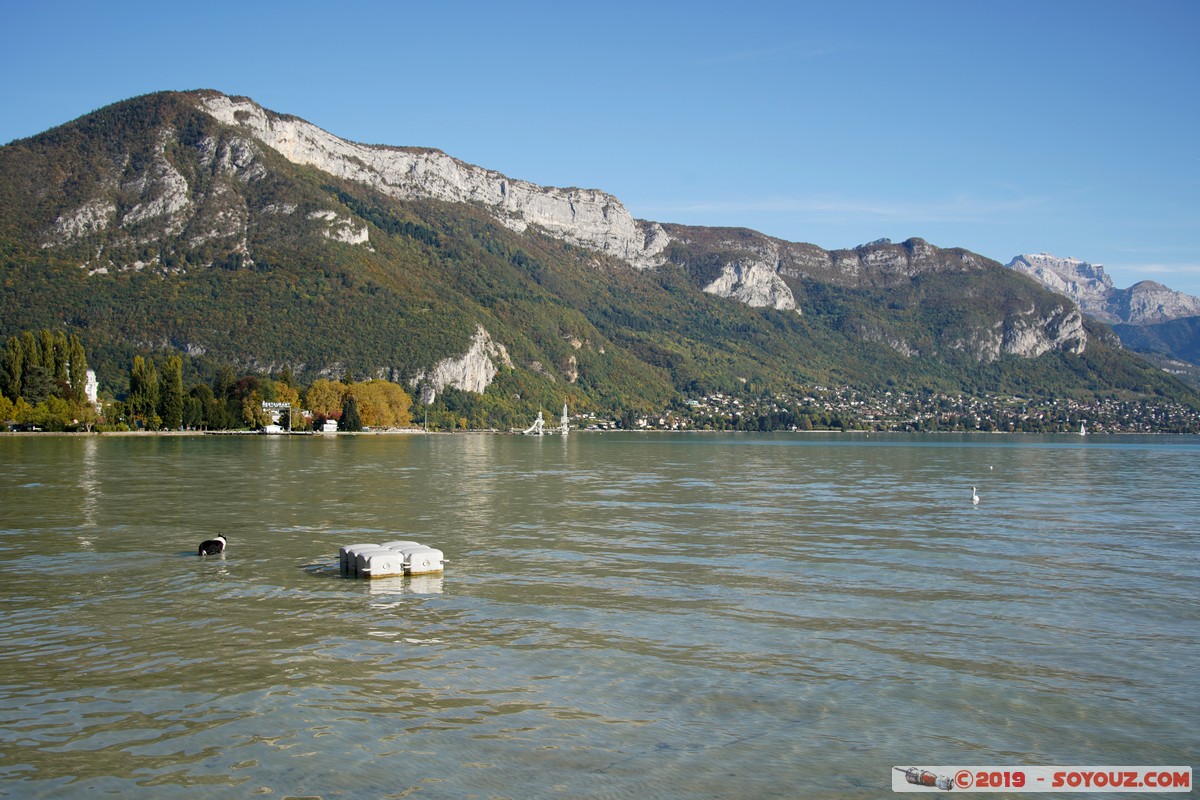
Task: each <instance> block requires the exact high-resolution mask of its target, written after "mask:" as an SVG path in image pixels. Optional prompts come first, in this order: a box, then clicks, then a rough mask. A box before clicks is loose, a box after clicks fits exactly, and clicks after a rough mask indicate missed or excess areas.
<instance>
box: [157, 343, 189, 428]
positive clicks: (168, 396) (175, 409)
mask: <svg viewBox="0 0 1200 800" xmlns="http://www.w3.org/2000/svg"><path fill="white" fill-rule="evenodd" d="M161 386H162V391H161V393H160V399H159V406H158V408H159V411H158V413H159V416H161V417H162V424H163V427H164V428H167V429H168V430H173V431H174V430H179V428H181V427H183V359H181V358H180V357H179V356H171V357H170V358H168V359H167V361H166V363H165V364H164V365H163V371H162V381H161Z"/></svg>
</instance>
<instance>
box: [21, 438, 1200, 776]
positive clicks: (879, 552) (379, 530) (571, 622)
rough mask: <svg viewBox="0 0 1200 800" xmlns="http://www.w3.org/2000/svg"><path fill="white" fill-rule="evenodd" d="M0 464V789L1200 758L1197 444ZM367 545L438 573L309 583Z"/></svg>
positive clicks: (83, 445)
mask: <svg viewBox="0 0 1200 800" xmlns="http://www.w3.org/2000/svg"><path fill="white" fill-rule="evenodd" d="M0 454H3V457H4V463H5V465H6V468H5V470H4V472H3V475H0V508H2V509H3V511H2V512H0V513H2V516H0V599H2V600H3V605H2V609H3V610H2V611H0V614H2V615H3V622H4V625H3V626H2V628H0V794H2V793H5V792H8V793H10V794H13V795H14V796H37V795H39V794H45V795H49V796H55V797H74V796H78V797H83V796H88V797H90V796H92V795H94V794H96V793H97V792H113V793H119V794H121V795H137V796H145V797H154V798H159V797H175V796H180V797H182V796H184V795H188V794H190V795H193V796H194V795H195V792H196V791H197V790H198V791H200V792H201V793H202V794H203V792H204V791H206V789H208V790H211V793H213V794H217V793H220V794H222V795H224V794H228V793H229V791H230V790H231V789H233V790H234V792H233V793H234V794H236V795H245V794H264V795H269V796H270V795H275V796H283V797H287V796H322V797H335V796H348V797H357V796H364V797H384V796H404V795H405V794H406V793H410V792H417V791H419V792H420V793H421V794H422V795H423V796H433V797H465V796H470V795H478V796H521V797H579V796H587V797H648V796H649V797H668V798H669V797H679V798H685V797H789V798H791V797H797V796H806V795H818V796H826V795H832V794H835V793H836V794H837V795H838V796H850V797H863V798H866V797H878V796H880V795H881V794H882V793H884V792H888V791H890V788H889V787H890V785H891V777H890V770H891V767H892V766H893V765H894V764H908V763H912V764H954V763H965V764H1055V763H1057V764H1070V763H1075V764H1181V763H1183V764H1186V763H1189V761H1190V759H1189V756H1190V755H1191V754H1192V753H1194V752H1196V744H1197V740H1196V736H1195V734H1194V733H1193V730H1194V723H1193V720H1194V719H1195V718H1196V716H1197V713H1198V712H1200V707H1198V706H1200V704H1198V703H1197V701H1196V700H1195V699H1194V691H1193V687H1194V678H1193V676H1192V670H1193V669H1194V666H1195V664H1196V663H1198V661H1200V658H1198V657H1200V625H1198V624H1197V623H1198V621H1200V603H1198V601H1197V595H1196V592H1195V586H1196V579H1197V577H1198V573H1200V567H1198V566H1197V564H1196V560H1195V552H1196V545H1197V531H1196V529H1195V525H1194V520H1195V519H1197V518H1200V513H1197V512H1200V501H1198V500H1197V499H1196V497H1195V496H1194V492H1193V490H1192V487H1194V486H1196V485H1197V483H1198V482H1197V477H1198V475H1197V473H1198V472H1200V467H1198V464H1200V461H1198V459H1197V456H1198V455H1200V446H1198V445H1197V442H1196V441H1195V440H1194V439H1191V438H1165V437H1162V438H1153V439H1139V438H1133V437H1124V438H1112V439H1108V438H1104V437H1088V438H1087V440H1086V441H1080V440H1079V439H1078V438H1075V439H1068V438H1067V437H1047V438H1037V437H974V438H970V437H962V438H956V437H950V436H944V437H938V436H934V437H901V436H894V437H892V436H884V437H871V438H870V439H866V438H856V437H849V436H818V435H813V436H800V437H797V436H784V435H779V436H741V435H712V436H708V435H680V436H671V435H649V436H637V435H612V434H604V435H588V434H580V435H574V434H573V435H572V436H570V437H567V438H565V439H564V438H562V437H547V438H544V439H543V438H535V437H512V436H475V435H464V436H430V437H425V436H403V437H350V436H336V437H333V436H331V437H174V438H153V437H145V438H143V437H111V438H110V437H0ZM972 485H975V486H978V487H979V493H980V495H981V497H982V498H983V499H982V502H981V503H980V504H979V505H978V506H974V505H972V503H971V486H972ZM216 533H224V534H225V535H227V536H228V537H229V549H228V550H227V551H226V553H225V554H223V556H221V557H217V558H205V559H199V558H197V557H196V556H195V555H194V553H195V547H196V544H197V543H198V542H199V541H200V540H202V539H205V538H210V537H211V536H212V535H215V534H216ZM396 538H405V539H409V538H411V539H416V540H418V541H422V542H425V543H427V544H430V545H432V546H434V547H438V548H439V549H442V550H444V551H445V553H446V556H447V560H448V563H447V571H446V573H445V574H444V575H424V576H412V577H406V578H391V579H376V580H365V579H347V578H342V577H341V576H340V575H339V572H338V566H337V548H338V547H339V546H340V545H342V544H347V543H352V542H358V541H383V540H387V539H396Z"/></svg>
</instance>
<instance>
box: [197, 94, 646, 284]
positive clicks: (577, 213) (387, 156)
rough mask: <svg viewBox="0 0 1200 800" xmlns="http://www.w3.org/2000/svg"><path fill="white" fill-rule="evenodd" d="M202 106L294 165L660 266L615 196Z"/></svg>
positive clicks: (227, 101)
mask: <svg viewBox="0 0 1200 800" xmlns="http://www.w3.org/2000/svg"><path fill="white" fill-rule="evenodd" d="M201 102H202V104H203V107H204V109H205V110H207V111H208V113H210V114H212V115H213V117H215V118H216V119H218V120H220V121H221V122H223V123H225V124H226V125H232V126H235V127H237V128H240V129H241V130H243V131H245V132H246V134H247V136H248V137H249V139H250V140H252V141H253V142H259V143H261V144H263V145H266V146H267V147H270V148H272V149H273V150H275V151H277V152H278V153H280V154H281V155H283V156H284V157H285V158H287V159H288V160H289V161H291V162H293V163H295V164H304V165H307V166H312V167H316V168H317V169H320V170H322V171H324V172H328V173H330V174H331V175H336V176H338V177H341V178H346V179H347V180H352V181H358V182H360V183H365V184H367V185H369V186H371V187H372V188H374V189H376V190H377V191H379V192H382V193H383V194H386V195H389V196H391V197H396V198H400V199H416V198H432V199H435V200H444V201H448V202H453V203H479V204H481V205H483V206H484V207H486V208H488V209H490V210H491V213H492V214H493V216H495V218H496V219H497V220H499V221H500V222H502V223H503V224H504V225H506V226H508V227H509V228H512V229H513V230H515V231H518V232H520V231H524V230H525V229H526V228H527V227H529V226H530V225H535V226H537V227H539V228H541V229H542V230H544V231H546V232H547V233H549V234H551V235H552V236H556V237H559V238H562V239H565V240H567V241H569V242H572V243H573V244H577V245H580V246H582V247H587V248H589V249H593V250H598V251H600V252H602V253H606V254H608V255H612V256H614V257H616V258H619V259H621V260H623V261H626V262H628V263H630V264H633V265H634V266H637V267H651V266H654V265H657V264H659V263H661V262H662V259H661V257H660V254H661V253H662V251H663V249H664V248H665V247H666V246H667V243H668V237H667V235H666V233H665V232H664V231H663V228H662V226H661V225H658V224H657V223H653V222H640V221H638V220H635V219H634V218H633V216H632V215H631V214H630V213H629V211H628V210H627V209H626V208H625V206H624V205H622V204H621V202H620V201H619V200H617V198H615V197H613V196H612V195H610V194H607V193H605V192H601V191H598V190H595V189H558V188H552V187H543V186H538V185H536V184H532V183H528V182H526V181H520V180H513V179H511V178H507V177H505V176H504V175H501V174H500V173H498V172H494V171H492V170H488V169H484V168H482V167H477V166H473V165H471V164H467V163H464V162H462V161H459V160H458V159H456V158H451V157H450V156H448V155H446V154H445V153H443V152H441V151H440V150H433V149H424V148H411V147H380V146H373V145H364V144H357V143H355V142H349V141H346V140H344V139H340V138H338V137H337V136H334V135H332V134H330V133H327V132H325V131H323V130H321V129H320V128H318V127H317V126H315V125H312V124H311V123H308V122H305V121H304V120H302V119H298V118H296V117H290V116H283V115H280V114H275V113H272V112H270V111H267V110H266V109H264V108H262V107H261V106H259V105H258V104H256V103H254V102H253V101H251V100H248V99H246V98H236V97H227V96H225V95H222V94H217V93H204V94H203V95H202V96H201ZM251 146H252V145H251Z"/></svg>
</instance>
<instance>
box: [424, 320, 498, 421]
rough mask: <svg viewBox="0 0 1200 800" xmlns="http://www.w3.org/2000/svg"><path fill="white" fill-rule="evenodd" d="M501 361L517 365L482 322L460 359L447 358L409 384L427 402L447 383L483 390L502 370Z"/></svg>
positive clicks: (464, 388)
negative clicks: (498, 364) (497, 364)
mask: <svg viewBox="0 0 1200 800" xmlns="http://www.w3.org/2000/svg"><path fill="white" fill-rule="evenodd" d="M493 359H494V360H493ZM497 361H499V362H500V364H501V365H502V366H505V367H508V368H509V369H511V368H512V366H513V363H512V360H511V359H510V358H509V357H508V351H507V350H506V349H505V347H504V345H501V344H497V343H496V342H494V341H492V337H491V336H490V335H489V334H488V332H487V330H486V329H484V327H483V326H482V325H479V326H477V327H476V328H475V336H474V337H473V338H472V339H471V344H470V345H469V346H468V347H467V351H466V352H465V353H463V354H462V355H461V356H459V357H458V358H447V359H443V360H442V361H440V362H438V363H437V364H436V365H435V366H434V367H433V369H431V370H430V371H429V372H428V373H425V372H421V373H418V374H417V375H416V376H414V377H413V378H412V379H411V380H410V381H409V383H410V385H412V386H413V387H414V388H415V389H417V390H418V396H419V397H420V399H421V402H423V403H432V402H433V400H434V397H435V396H436V394H437V392H440V391H441V390H442V389H445V388H446V387H447V386H450V387H453V388H455V389H461V390H462V391H465V392H480V393H482V392H483V390H484V389H486V388H487V387H488V386H489V385H491V382H492V378H494V377H496V373H497V372H499V371H500V368H499V367H498V366H496V362H497Z"/></svg>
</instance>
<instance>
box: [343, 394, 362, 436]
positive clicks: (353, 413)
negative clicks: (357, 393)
mask: <svg viewBox="0 0 1200 800" xmlns="http://www.w3.org/2000/svg"><path fill="white" fill-rule="evenodd" d="M338 430H339V431H351V432H354V431H361V430H362V418H361V417H360V416H359V415H358V401H357V400H355V399H354V395H353V394H349V393H347V394H346V402H345V404H344V405H343V406H342V418H341V419H340V420H338Z"/></svg>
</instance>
